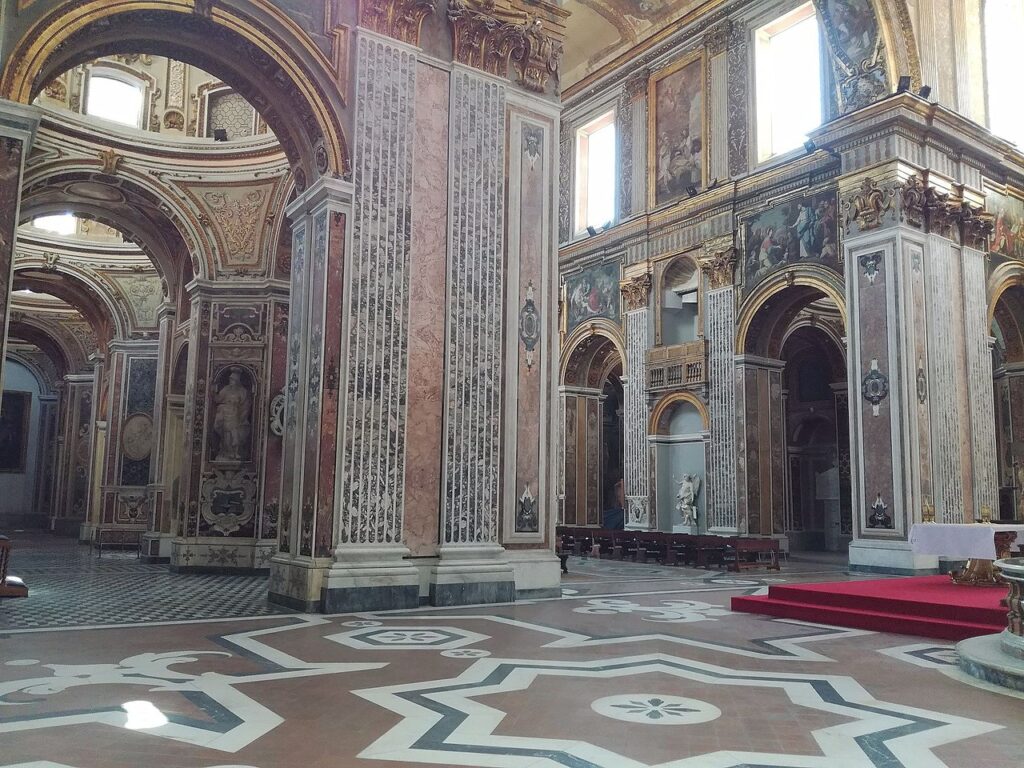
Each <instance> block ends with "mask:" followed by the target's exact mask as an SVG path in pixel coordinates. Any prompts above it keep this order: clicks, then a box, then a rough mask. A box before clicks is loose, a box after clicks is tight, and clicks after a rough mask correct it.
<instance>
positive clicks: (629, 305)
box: [619, 272, 653, 312]
mask: <svg viewBox="0 0 1024 768" xmlns="http://www.w3.org/2000/svg"><path fill="white" fill-rule="evenodd" d="M652 283H653V281H652V280H651V273H650V272H644V273H643V274H642V275H637V276H636V277H634V278H632V279H631V280H626V281H625V282H623V283H620V284H619V288H620V289H621V290H622V298H623V300H624V301H625V302H626V311H627V312H634V311H636V310H638V309H647V302H648V300H649V299H650V296H651V285H652Z"/></svg>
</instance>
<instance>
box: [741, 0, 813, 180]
mask: <svg viewBox="0 0 1024 768" xmlns="http://www.w3.org/2000/svg"><path fill="white" fill-rule="evenodd" d="M754 42H755V50H754V67H755V80H756V99H757V160H758V162H763V161H765V160H768V159H769V158H771V157H773V156H774V155H778V154H781V153H783V152H788V151H790V150H792V149H796V148H797V147H799V146H800V145H801V144H803V143H804V142H805V141H806V140H807V133H808V132H809V131H811V130H813V129H815V128H817V127H818V126H819V125H821V50H820V42H819V33H818V17H817V15H816V14H815V12H814V5H813V3H806V4H805V5H802V6H800V7H799V8H797V9H796V10H795V11H791V12H790V13H787V14H786V15H785V16H783V17H781V18H779V19H776V20H775V21H773V22H772V23H771V24H766V25H765V26H763V27H761V28H760V29H758V30H757V32H755V33H754Z"/></svg>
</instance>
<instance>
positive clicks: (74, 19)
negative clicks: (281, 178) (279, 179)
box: [0, 0, 349, 187]
mask: <svg viewBox="0 0 1024 768" xmlns="http://www.w3.org/2000/svg"><path fill="white" fill-rule="evenodd" d="M115 53H152V54H156V55H160V56H167V57H168V58H173V59H177V60H179V61H183V62H187V63H191V64H194V65H196V66H198V67H199V68H201V69H203V70H204V71H206V72H209V73H210V74H212V75H215V76H216V77H218V78H220V79H221V80H222V81H223V82H225V83H227V84H228V85H230V86H231V87H232V88H234V89H235V90H236V91H238V93H240V94H241V95H242V96H243V97H244V98H246V99H247V100H248V101H249V103H251V104H252V105H253V107H255V109H256V111H257V112H258V113H259V114H260V115H261V116H262V117H263V119H264V120H266V122H267V124H268V125H269V126H270V128H271V129H272V130H273V131H274V133H275V135H276V136H277V137H278V139H279V141H280V142H281V145H282V147H283V148H284V151H285V153H286V154H287V155H288V158H289V160H290V162H291V163H292V165H293V166H294V167H296V174H297V176H299V178H300V179H301V180H302V183H300V185H299V186H300V187H305V181H304V180H305V179H307V178H308V179H315V178H317V177H319V176H321V175H336V176H344V175H346V174H347V173H348V169H349V149H348V144H347V142H346V139H345V132H344V128H343V126H342V124H341V122H340V120H341V116H342V115H343V114H345V102H344V99H343V97H342V94H341V92H340V90H339V88H338V85H337V82H336V81H337V74H336V72H335V70H334V67H333V66H332V64H331V62H330V61H329V60H328V59H327V56H326V55H325V54H324V53H323V52H322V51H321V50H320V49H319V48H317V47H316V45H315V44H314V43H313V41H312V40H311V39H310V38H309V36H308V35H307V34H306V33H305V32H304V31H303V30H302V29H301V28H300V27H299V25H298V24H296V23H295V22H294V21H293V20H292V19H291V18H289V17H288V16H287V15H285V14H284V13H283V12H282V11H281V10H279V9H278V8H276V7H275V6H274V5H272V4H271V3H270V2H268V1H267V0H219V2H217V3H216V4H214V3H209V2H203V3H199V2H197V0H121V2H118V3H116V4H113V3H111V2H110V1H109V0H64V1H63V2H59V3H56V4H55V5H54V6H53V7H52V8H51V9H50V10H49V11H48V12H47V13H45V14H44V15H43V16H41V17H40V18H38V19H37V20H36V21H35V22H34V23H33V24H31V25H30V26H29V28H28V29H27V30H26V31H25V32H24V34H23V35H22V36H21V38H20V39H19V40H17V41H16V42H15V43H14V45H13V46H12V47H11V48H10V49H9V53H8V55H7V59H6V65H5V67H4V70H3V74H2V75H0V97H3V98H7V99H10V100H11V101H17V102H21V103H24V104H28V103H30V102H31V101H32V99H33V98H35V96H36V94H38V93H39V92H40V91H41V90H42V89H43V87H44V86H45V85H46V83H48V82H49V81H50V80H51V79H53V78H54V77H56V76H57V75H59V74H60V73H62V72H65V71H67V70H69V69H71V68H72V67H74V66H76V65H78V64H82V63H84V62H86V61H89V60H91V59H96V58H99V57H102V56H108V55H111V54H115Z"/></svg>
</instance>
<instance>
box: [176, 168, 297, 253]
mask: <svg viewBox="0 0 1024 768" xmlns="http://www.w3.org/2000/svg"><path fill="white" fill-rule="evenodd" d="M182 186H183V187H184V188H185V191H186V192H188V194H189V196H190V197H191V198H192V200H193V202H194V203H195V204H196V205H197V206H198V207H199V209H200V210H201V211H202V216H201V217H200V220H201V221H203V223H204V224H205V225H206V226H207V228H208V229H210V230H211V231H212V232H213V235H214V238H215V240H216V243H217V251H218V254H217V257H218V266H219V268H220V269H223V270H235V271H244V272H260V271H263V269H264V268H265V266H266V261H267V251H268V250H271V248H270V247H268V242H267V241H268V240H270V239H271V234H272V229H273V228H272V227H271V226H269V225H270V224H271V223H272V217H271V216H270V206H271V204H272V203H273V201H274V198H275V188H276V186H277V180H274V181H269V182H264V183H262V184H239V185H234V186H228V185H219V186H216V187H211V186H209V185H199V184H196V185H182Z"/></svg>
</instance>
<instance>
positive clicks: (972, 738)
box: [0, 545, 1024, 768]
mask: <svg viewBox="0 0 1024 768" xmlns="http://www.w3.org/2000/svg"><path fill="white" fill-rule="evenodd" d="M45 550H46V547H45V545H41V546H40V549H39V550H37V555H38V556H39V557H40V558H41V559H42V558H43V557H44V556H45ZM52 554H53V553H51V555H52ZM19 558H20V560H21V563H20V564H21V565H23V566H24V567H21V568H19V567H18V561H17V560H16V561H15V568H14V570H20V571H21V572H23V573H25V574H30V573H32V566H33V562H32V557H30V556H29V553H28V551H24V550H23V551H20V552H19ZM104 559H105V558H104ZM41 562H42V560H40V563H41ZM110 562H111V563H113V562H114V560H113V559H111V561H110ZM118 563H119V565H120V566H121V567H122V568H124V569H127V571H126V572H130V573H132V574H133V575H134V581H135V583H136V584H137V586H138V588H139V589H144V588H145V585H146V582H147V580H150V579H161V578H166V577H167V576H168V574H166V573H164V574H161V573H160V572H159V569H157V570H150V569H152V568H153V566H142V565H139V564H137V563H134V561H131V562H129V561H127V560H118ZM83 565H84V564H83ZM104 567H105V566H104ZM569 568H570V573H569V574H568V575H567V576H565V577H564V584H563V596H562V597H561V598H553V599H547V600H535V601H524V602H519V603H516V604H514V605H498V606H477V607H466V608H456V609H437V608H423V609H418V610H411V611H401V612H387V613H373V614H349V615H338V616H320V615H307V614H282V615H261V614H260V613H259V610H258V609H259V605H258V604H257V603H256V601H255V600H253V599H251V598H248V597H247V598H246V600H248V601H249V602H248V603H245V604H246V605H248V606H249V607H250V608H252V609H253V610H252V612H251V613H250V614H249V615H242V614H233V615H232V616H230V617H210V616H208V615H204V612H203V609H202V607H201V606H202V603H203V598H202V594H201V593H202V591H203V590H206V589H218V588H220V585H219V584H218V582H217V579H222V578H229V577H204V579H198V578H197V577H184V578H193V579H197V580H196V581H195V582H194V584H195V585H196V588H195V589H194V590H188V587H187V584H181V585H179V586H178V588H179V589H186V590H187V591H188V592H189V594H191V595H192V597H193V603H194V605H193V607H192V608H191V609H190V607H189V605H188V604H184V603H183V604H181V605H179V606H177V608H175V610H177V611H178V616H177V618H176V619H175V620H163V619H162V620H161V621H154V622H148V621H144V620H139V621H135V622H132V623H122V624H120V625H118V626H110V625H111V624H113V623H114V622H104V621H103V615H102V613H103V611H107V610H115V611H118V610H119V612H118V614H117V615H119V616H122V617H130V616H132V615H134V616H139V615H149V614H133V613H132V612H131V611H129V610H127V609H116V607H111V606H112V605H114V604H115V603H116V602H117V600H118V599H120V600H122V601H135V600H136V599H135V598H134V597H133V595H132V593H131V590H125V588H124V587H123V586H121V587H118V588H117V589H108V590H107V592H106V593H105V594H103V595H102V601H103V602H102V605H103V606H104V607H103V608H99V609H97V610H95V611H94V612H93V613H92V614H82V615H81V621H82V626H72V625H68V624H66V623H63V622H60V623H58V622H56V621H55V620H47V619H46V618H45V616H43V615H42V611H40V614H39V617H38V621H39V625H38V626H31V627H27V626H24V622H23V621H22V622H20V623H19V618H18V617H19V614H18V612H17V610H18V609H16V608H12V607H11V601H5V602H3V603H0V766H19V768H27V767H28V766H31V767H32V768H61V767H69V768H121V767H125V768H127V767H128V766H131V767H133V768H134V767H135V766H143V765H147V766H161V767H164V766H167V767H179V766H180V768H212V767H213V766H219V767H221V768H229V767H230V768H249V767H251V768H286V767H291V766H314V767H319V766H324V767H325V768H326V767H327V766H343V767H344V766H367V768H372V767H373V766H380V767H381V768H388V767H389V766H392V767H393V766H417V765H421V766H425V765H434V766H437V765H443V766H456V765H458V766H495V767H500V768H548V767H549V766H550V767H552V768H554V767H556V766H564V767H566V768H595V767H600V768H642V767H645V766H661V767H662V768H739V767H740V766H746V767H749V768H754V767H755V766H756V767H761V766H765V767H767V766H775V767H777V768H781V767H786V768H898V767H900V766H904V767H905V768H938V767H940V766H949V767H950V768H975V767H977V768H982V767H984V768H1015V767H1017V766H1020V765H1022V764H1024V758H1022V756H1024V730H1022V729H1021V724H1022V723H1024V697H1020V696H1014V695H1009V694H1006V693H1003V692H1000V691H997V690H996V689H992V688H990V687H985V686H983V685H981V684H971V683H969V682H968V681H967V680H965V679H964V678H962V676H961V675H960V674H959V672H958V671H957V669H956V667H955V663H954V662H955V656H954V652H953V649H952V646H951V645H949V644H944V643H939V642H935V641H929V640H925V639H922V638H915V637H907V636H900V635H890V634H884V633H872V632H864V631H859V630H849V629H840V628H835V627H828V626H825V625H818V624H809V623H805V622H794V621H783V620H774V619H770V618H767V617H758V616H752V615H749V614H741V613H732V612H731V611H729V610H728V605H729V599H730V598H731V597H732V596H734V595H737V594H750V593H758V592H760V591H763V590H764V589H766V588H767V585H768V584H769V583H774V580H777V579H781V580H785V581H823V580H845V579H848V578H851V577H850V576H849V575H848V574H847V573H846V572H845V570H844V569H843V567H842V563H841V561H839V560H837V559H835V558H828V557H822V558H815V559H813V560H811V559H806V560H801V559H796V558H794V559H793V560H791V561H789V562H788V563H786V564H784V566H783V570H782V572H781V574H777V573H771V574H766V573H761V572H748V573H744V574H742V576H737V575H736V574H727V573H716V572H709V571H702V570H701V571H696V570H691V569H683V568H662V567H659V566H651V565H634V564H630V563H619V562H608V561H594V560H580V559H576V558H573V559H570V563H569ZM132 569H135V570H132ZM44 570H45V568H43V567H42V565H40V566H39V568H38V570H37V571H36V572H35V574H33V575H32V576H30V577H29V576H26V580H27V581H28V582H29V587H30V589H33V588H34V586H35V583H36V582H37V581H39V579H40V577H41V576H42V575H43V571H44ZM230 578H238V577H230ZM91 584H92V586H90V587H89V588H88V589H85V588H83V589H85V593H87V592H88V591H89V590H90V589H91V590H93V591H94V593H95V594H96V595H101V593H103V592H104V589H105V582H104V580H103V579H93V580H92V582H91ZM52 588H54V589H57V590H58V591H59V590H60V586H59V585H56V584H54V585H52ZM83 594H84V593H83ZM115 595H119V598H117V597H116V596H115ZM85 598H86V599H88V595H85ZM33 599H35V598H34V596H33V597H30V598H28V601H31V600H33ZM76 599H81V596H79V597H77V598H76ZM152 599H153V600H159V599H160V598H159V596H156V597H152ZM28 601H26V602H28ZM50 604H51V605H52V606H55V609H58V610H59V608H56V607H57V606H60V605H61V603H60V601H59V600H58V599H57V598H52V602H51V603H50ZM264 607H265V606H264ZM154 611H157V612H156V613H155V614H154V615H159V616H161V617H163V616H164V613H165V612H164V610H163V609H162V608H161V609H154ZM76 615H78V614H76ZM90 625H91V626H90Z"/></svg>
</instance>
